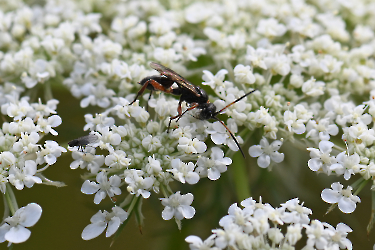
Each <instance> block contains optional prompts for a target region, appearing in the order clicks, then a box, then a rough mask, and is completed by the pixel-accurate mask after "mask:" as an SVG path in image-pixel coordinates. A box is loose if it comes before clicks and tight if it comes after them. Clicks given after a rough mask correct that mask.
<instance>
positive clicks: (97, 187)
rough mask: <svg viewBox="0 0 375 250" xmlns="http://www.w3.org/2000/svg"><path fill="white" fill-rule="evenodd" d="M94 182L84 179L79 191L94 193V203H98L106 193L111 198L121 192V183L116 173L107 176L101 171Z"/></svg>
mask: <svg viewBox="0 0 375 250" xmlns="http://www.w3.org/2000/svg"><path fill="white" fill-rule="evenodd" d="M96 181H97V183H96V182H94V181H89V180H86V181H85V182H84V183H83V185H82V188H81V192H82V193H84V194H95V198H94V203H95V204H99V203H100V202H101V201H102V200H103V199H104V198H105V197H106V196H107V195H108V196H109V198H111V199H112V197H113V196H115V195H120V194H121V189H120V188H119V186H120V184H121V178H120V177H118V176H117V175H112V176H111V177H109V179H108V177H107V174H106V173H105V172H104V171H101V172H100V173H98V174H97V175H96Z"/></svg>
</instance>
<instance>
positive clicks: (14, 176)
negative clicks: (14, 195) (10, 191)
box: [8, 160, 42, 190]
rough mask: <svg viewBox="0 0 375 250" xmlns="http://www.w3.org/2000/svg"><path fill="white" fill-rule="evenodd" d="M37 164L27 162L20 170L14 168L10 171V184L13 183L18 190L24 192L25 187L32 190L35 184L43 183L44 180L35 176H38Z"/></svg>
mask: <svg viewBox="0 0 375 250" xmlns="http://www.w3.org/2000/svg"><path fill="white" fill-rule="evenodd" d="M36 170H37V168H36V162H35V161H32V160H27V161H25V163H24V166H22V167H20V168H18V167H16V166H12V167H11V168H10V169H9V176H8V179H9V182H10V183H12V184H13V185H14V186H15V187H16V188H17V189H18V190H22V189H23V188H24V186H26V187H28V188H31V187H32V186H34V183H42V180H41V179H40V178H39V177H37V176H34V175H35V174H36Z"/></svg>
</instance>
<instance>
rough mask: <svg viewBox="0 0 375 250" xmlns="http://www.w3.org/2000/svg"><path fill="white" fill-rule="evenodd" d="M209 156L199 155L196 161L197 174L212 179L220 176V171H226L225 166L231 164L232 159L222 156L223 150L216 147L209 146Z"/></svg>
mask: <svg viewBox="0 0 375 250" xmlns="http://www.w3.org/2000/svg"><path fill="white" fill-rule="evenodd" d="M210 156H211V158H207V157H204V156H202V157H200V158H199V159H198V161H197V165H198V167H197V169H196V170H195V171H196V172H197V173H199V176H201V177H205V176H207V177H208V179H210V180H212V181H214V180H217V179H219V178H220V175H221V173H223V172H225V171H227V166H228V165H230V164H232V159H231V158H229V157H224V152H223V150H221V149H220V148H218V147H213V148H211V155H210Z"/></svg>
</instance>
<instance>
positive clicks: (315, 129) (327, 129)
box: [306, 118, 339, 141]
mask: <svg viewBox="0 0 375 250" xmlns="http://www.w3.org/2000/svg"><path fill="white" fill-rule="evenodd" d="M306 129H307V131H308V132H307V133H306V138H311V139H313V140H318V139H319V140H321V141H328V140H329V139H330V135H337V134H338V132H339V127H338V126H337V125H336V124H334V123H333V124H332V122H331V121H330V119H329V118H323V119H320V120H319V121H315V120H309V121H308V123H307V125H306Z"/></svg>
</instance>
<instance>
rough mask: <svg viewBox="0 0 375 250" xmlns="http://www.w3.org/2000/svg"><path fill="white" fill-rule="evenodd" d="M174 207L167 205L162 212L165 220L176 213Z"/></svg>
mask: <svg viewBox="0 0 375 250" xmlns="http://www.w3.org/2000/svg"><path fill="white" fill-rule="evenodd" d="M174 212H175V210H174V208H172V207H165V208H164V210H163V212H162V213H161V217H162V218H163V219H164V220H170V219H172V218H173V215H174Z"/></svg>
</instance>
